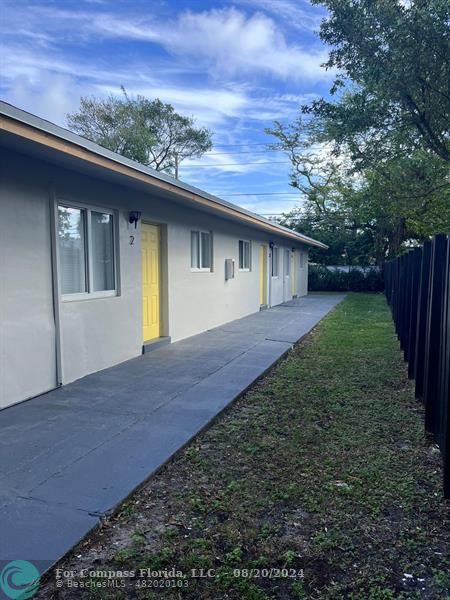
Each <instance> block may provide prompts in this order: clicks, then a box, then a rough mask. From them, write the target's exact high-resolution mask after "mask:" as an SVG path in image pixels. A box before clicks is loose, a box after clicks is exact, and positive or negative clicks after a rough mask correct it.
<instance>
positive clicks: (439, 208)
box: [266, 0, 450, 264]
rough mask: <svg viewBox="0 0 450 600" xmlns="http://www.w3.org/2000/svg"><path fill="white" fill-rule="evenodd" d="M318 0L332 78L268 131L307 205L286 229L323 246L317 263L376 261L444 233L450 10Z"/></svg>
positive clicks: (449, 201)
mask: <svg viewBox="0 0 450 600" xmlns="http://www.w3.org/2000/svg"><path fill="white" fill-rule="evenodd" d="M313 2H314V3H315V4H322V5H324V6H325V7H326V8H327V9H328V11H329V17H328V19H326V20H325V21H324V22H323V24H322V27H321V31H320V35H321V37H322V39H323V41H325V42H326V43H327V44H329V45H330V46H331V51H330V55H329V60H328V62H327V66H328V67H329V68H335V69H337V72H338V75H337V77H336V80H335V82H334V85H333V87H332V89H331V94H332V100H331V101H330V100H327V99H324V98H322V99H320V100H317V101H315V102H312V103H311V104H310V105H309V106H306V107H303V108H302V111H301V112H302V115H301V117H299V118H298V119H297V120H296V121H294V122H293V123H292V124H290V125H285V124H282V123H279V122H276V123H275V124H274V126H273V127H272V128H270V129H267V130H266V132H267V133H269V134H270V135H272V136H274V137H275V140H276V141H275V143H274V144H273V145H272V147H274V148H277V149H280V150H283V151H284V152H286V154H287V155H288V157H289V159H290V161H291V164H292V170H291V176H290V183H291V185H292V186H293V187H295V188H297V189H298V190H299V191H300V193H301V197H302V199H303V201H304V205H303V207H302V209H301V210H297V211H294V212H293V213H291V214H289V215H286V216H285V223H286V224H288V225H291V226H293V227H294V228H297V229H298V230H299V231H305V233H308V234H309V235H311V236H312V237H316V238H317V239H319V240H321V241H323V242H325V243H327V244H328V245H330V250H329V251H328V252H327V253H324V254H320V253H313V259H314V258H317V260H319V261H321V262H324V263H326V264H331V263H335V264H364V263H365V264H370V263H373V262H376V263H382V262H383V261H384V260H385V259H386V258H388V257H392V256H395V255H397V254H399V253H401V252H402V251H404V249H405V248H406V247H408V246H411V245H414V244H417V243H420V242H422V241H423V240H424V239H426V238H427V237H430V236H432V235H435V234H437V233H439V232H449V231H450V132H449V124H450V27H449V23H450V4H449V2H448V0H410V2H407V1H402V2H400V0H377V1H376V2H375V1H374V0H313ZM315 254H317V256H315Z"/></svg>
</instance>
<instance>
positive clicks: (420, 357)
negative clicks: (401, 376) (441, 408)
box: [414, 241, 431, 399]
mask: <svg viewBox="0 0 450 600" xmlns="http://www.w3.org/2000/svg"><path fill="white" fill-rule="evenodd" d="M430 268H431V241H426V242H425V243H424V245H423V250H422V262H421V266H420V283H419V301H418V306H417V336H416V351H415V361H414V373H415V374H416V398H418V399H422V397H423V381H424V366H425V339H426V332H427V315H428V301H429V294H428V288H429V285H430Z"/></svg>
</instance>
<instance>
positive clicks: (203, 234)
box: [191, 231, 212, 271]
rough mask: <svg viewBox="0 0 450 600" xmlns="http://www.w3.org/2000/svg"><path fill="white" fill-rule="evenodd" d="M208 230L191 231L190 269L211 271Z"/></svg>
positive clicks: (210, 242)
mask: <svg viewBox="0 0 450 600" xmlns="http://www.w3.org/2000/svg"><path fill="white" fill-rule="evenodd" d="M211 237H212V236H211V233H210V232H209V231H191V269H193V270H194V271H211V268H212V239H211Z"/></svg>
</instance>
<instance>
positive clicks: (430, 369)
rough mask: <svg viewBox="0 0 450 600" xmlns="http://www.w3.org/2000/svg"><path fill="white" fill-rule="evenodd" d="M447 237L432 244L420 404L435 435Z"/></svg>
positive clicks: (436, 238)
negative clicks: (421, 403)
mask: <svg viewBox="0 0 450 600" xmlns="http://www.w3.org/2000/svg"><path fill="white" fill-rule="evenodd" d="M446 251H447V236H445V235H437V236H436V237H435V238H434V240H433V245H432V258H431V277H430V285H429V298H430V300H429V308H428V319H427V335H426V340H425V369H424V386H423V400H424V404H425V430H426V431H427V432H429V433H437V432H438V422H437V416H438V410H437V409H438V400H439V398H438V392H439V383H438V382H439V361H440V356H441V351H442V347H441V344H442V320H443V307H444V284H445V273H446V265H445V260H446V254H447V252H446Z"/></svg>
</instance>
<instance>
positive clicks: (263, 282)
mask: <svg viewBox="0 0 450 600" xmlns="http://www.w3.org/2000/svg"><path fill="white" fill-rule="evenodd" d="M259 303H260V305H261V306H265V305H266V304H267V248H266V246H264V245H261V246H260V247H259Z"/></svg>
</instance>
